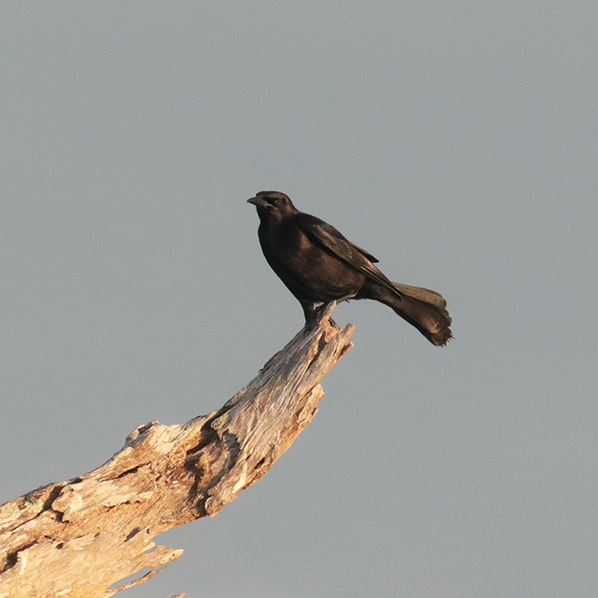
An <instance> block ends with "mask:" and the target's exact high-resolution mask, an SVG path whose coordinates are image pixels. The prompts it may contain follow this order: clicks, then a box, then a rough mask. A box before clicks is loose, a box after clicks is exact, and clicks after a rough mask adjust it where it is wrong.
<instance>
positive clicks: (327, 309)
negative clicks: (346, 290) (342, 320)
mask: <svg viewBox="0 0 598 598" xmlns="http://www.w3.org/2000/svg"><path fill="white" fill-rule="evenodd" d="M337 303H338V301H336V300H335V299H333V300H332V301H329V302H328V303H323V304H322V305H320V307H318V309H317V310H316V311H317V312H318V324H320V322H322V320H323V319H324V318H326V317H328V322H330V325H331V326H334V327H335V328H338V326H337V325H336V322H335V321H334V320H333V319H332V318H331V317H330V314H331V313H332V312H333V310H334V308H335V307H336V304H337Z"/></svg>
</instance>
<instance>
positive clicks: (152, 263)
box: [0, 0, 598, 598]
mask: <svg viewBox="0 0 598 598" xmlns="http://www.w3.org/2000/svg"><path fill="white" fill-rule="evenodd" d="M597 23H598V4H597V3H596V2H595V1H587V2H584V1H575V0H573V1H572V0H567V1H555V0H546V1H544V2H538V1H526V0H517V1H513V0H505V1H503V2H475V1H473V0H463V1H457V0H448V1H435V2H433V1H429V0H423V1H422V0H420V1H417V2H406V1H398V2H390V1H388V2H383V1H373V2H355V1H347V0H345V1H343V2H340V1H324V2H307V1H306V2H298V1H296V2H275V1H262V0H257V1H253V2H241V1H238V0H235V1H230V2H226V1H225V2H221V1H219V2H216V1H211V0H210V1H198V2H178V1H174V2H156V1H153V0H144V1H143V2H141V1H125V2H114V1H104V2H97V3H96V2H81V1H80V0H77V1H58V2H41V1H39V0H38V1H27V0H19V1H18V2H11V1H6V2H2V3H1V4H0V61H1V65H0V68H1V81H0V126H1V139H2V143H1V144H0V169H1V172H0V181H1V182H0V196H1V211H0V243H1V245H0V247H1V252H0V306H1V309H0V352H1V354H0V368H1V372H0V384H1V389H0V392H1V397H2V399H1V401H2V402H1V417H0V453H1V455H2V459H1V462H0V481H1V483H0V501H7V500H11V499H13V498H16V497H17V496H19V495H21V494H23V493H25V492H27V491H29V490H32V489H33V488H36V487H38V486H40V485H43V484H47V483H50V482H57V481H62V480H66V479H69V478H71V477H74V476H77V475H81V474H83V473H85V472H87V471H90V470H92V469H94V468H96V467H97V466H99V465H100V464H101V463H103V462H104V461H105V460H106V459H108V458H109V457H110V456H111V455H112V454H113V453H114V452H116V451H117V450H119V448H120V447H121V446H122V444H123V442H124V439H125V437H126V435H127V434H128V433H130V432H131V431H132V430H133V429H134V428H135V427H137V426H138V425H140V424H144V423H146V422H148V421H151V420H154V419H156V420H159V421H160V422H162V423H164V424H174V423H181V422H184V421H187V420H189V419H190V418H192V417H194V416H196V415H199V414H205V413H207V412H209V411H211V410H213V409H216V408H218V407H220V406H221V405H222V404H223V403H224V402H225V401H226V400H227V399H228V398H229V397H230V396H231V395H232V394H234V393H235V392H236V391H237V390H238V389H239V388H241V387H242V386H243V385H244V384H245V383H246V382H248V381H249V380H250V379H251V378H252V377H253V376H254V375H255V374H256V373H257V371H258V369H259V368H260V367H261V366H262V365H263V364H264V363H265V362H266V361H267V359H268V358H269V357H270V356H271V355H272V354H273V353H275V352H276V351H277V350H279V349H280V348H281V347H282V346H283V345H284V344H285V343H286V342H287V341H288V340H289V339H290V338H291V337H292V336H293V335H294V334H295V333H296V332H297V331H298V330H299V329H300V328H301V326H302V312H301V308H300V306H299V304H298V303H297V301H296V300H295V299H294V298H293V297H292V296H291V295H290V293H289V292H288V291H287V290H286V289H285V288H284V287H283V285H282V283H281V282H280V281H279V280H278V279H277V278H276V276H275V275H274V274H273V272H271V271H270V269H269V268H268V266H267V264H266V263H265V260H264V259H263V256H262V254H261V251H260V248H259V245H258V241H257V235H256V229H257V224H258V220H257V215H256V213H255V209H254V208H253V207H252V206H250V205H247V204H245V203H244V202H245V200H246V199H247V198H248V197H251V196H252V195H254V194H255V193H256V192H257V191H259V190H261V189H276V190H280V191H284V192H286V193H288V194H289V195H290V196H291V198H292V199H293V200H294V201H295V203H296V205H297V206H298V207H299V208H300V209H302V210H304V211H306V212H309V213H313V214H315V215H317V216H319V217H321V218H323V219H325V220H327V221H328V222H330V223H332V224H333V225H334V226H336V227H337V228H339V229H340V230H341V231H342V232H343V233H344V234H345V235H346V236H347V237H349V238H350V239H351V240H353V241H354V242H355V243H357V244H359V245H361V246H363V247H365V248H367V249H368V250H369V251H371V252H372V253H373V254H374V255H376V256H377V257H379V258H380V260H381V263H380V266H381V268H382V270H383V271H384V272H385V273H386V274H387V275H388V276H389V277H391V278H392V279H394V280H398V281H400V282H405V283H410V284H416V285H421V286H428V287H430V288H433V289H436V290H438V291H440V292H442V293H443V294H444V295H445V296H446V298H447V300H448V302H449V308H450V311H451V315H452V316H453V319H454V326H453V330H454V333H455V340H454V341H453V342H452V343H450V345H449V346H448V347H447V348H445V349H438V348H435V347H433V346H432V345H431V344H429V343H428V342H427V341H426V340H425V339H424V338H423V337H422V336H420V335H419V334H418V333H417V331H415V330H414V329H413V328H411V327H410V326H408V325H407V324H405V323H404V322H403V321H402V320H400V319H399V318H397V317H396V316H395V315H394V314H393V312H392V311H391V310H389V309H388V308H386V307H384V306H382V305H379V304H376V303H373V302H361V303H349V304H343V305H341V306H339V307H338V308H337V310H336V311H335V319H336V320H337V322H339V323H340V324H345V323H347V322H349V321H350V322H352V323H354V324H355V325H356V330H355V333H354V335H353V339H352V340H353V341H354V343H355V347H354V348H353V349H352V350H351V351H350V352H349V353H348V354H347V355H346V356H345V357H344V358H343V360H342V361H341V362H340V363H339V364H338V366H337V367H336V368H335V369H334V370H333V371H332V372H331V373H330V374H329V375H328V376H327V378H326V379H325V380H324V384H323V385H324V389H325V391H326V397H325V398H324V400H323V402H322V403H321V406H320V412H319V413H318V415H317V416H316V419H315V420H314V422H313V423H312V424H311V425H310V426H309V427H308V428H307V429H306V430H305V432H304V433H303V434H302V435H301V437H300V438H299V439H298V441H297V442H296V443H295V444H294V445H293V446H292V448H291V449H290V450H289V451H288V453H287V454H286V455H285V456H284V457H283V458H282V459H281V460H280V461H279V462H278V463H277V464H276V465H275V466H274V467H273V469H272V470H271V471H270V472H269V473H268V474H267V475H266V476H265V478H264V479H263V480H261V481H260V482H259V483H258V484H256V485H255V486H253V487H252V488H250V489H248V490H247V491H245V492H243V493H242V494H241V495H240V497H239V498H238V499H237V500H236V501H235V502H234V503H232V504H231V505H229V506H227V507H226V508H225V509H224V510H223V511H222V513H220V514H219V515H218V516H217V517H215V518H214V519H211V520H201V521H198V522H195V523H193V524H189V525H186V526H184V527H183V528H179V529H177V530H174V531H171V532H168V533H167V534H164V535H163V536H160V537H159V538H158V539H157V540H158V542H161V543H165V544H167V545H168V546H171V547H175V548H180V547H182V548H184V549H185V554H184V555H183V557H182V558H181V559H180V560H179V561H177V562H176V563H173V564H172V565H171V566H170V567H169V568H168V569H167V570H166V571H165V572H163V573H161V574H160V575H158V576H157V577H155V578H154V579H153V580H152V581H151V582H149V583H148V584H145V585H143V586H140V587H139V588H136V589H134V590H130V591H128V592H125V593H123V598H124V597H125V596H127V597H128V598H138V597H142V596H143V597H144V598H162V597H164V596H169V595H172V594H175V593H178V592H187V595H188V596H189V597H202V596H210V597H211V598H232V597H243V598H253V597H256V598H258V597H259V598H300V597H301V598H303V597H310V598H320V597H322V598H324V597H326V598H328V597H332V598H336V597H341V596H342V597H344V598H358V597H362V596H369V597H372V598H373V597H376V598H377V597H390V598H392V597H402V596H405V597H408V598H533V597H541V598H553V597H554V598H563V597H567V598H585V597H593V596H595V595H596V588H598V566H597V565H596V563H597V561H598V537H597V529H596V524H597V516H596V495H597V494H598V461H597V456H598V455H597V453H598V432H597V422H598V401H597V397H598V392H597V388H598V379H597V374H596V370H597V366H598V360H597V349H596V339H597V337H598V314H597V310H596V302H597V298H598V282H597V276H596V271H597V261H598V260H597V256H598V225H597V223H598V207H597V193H596V192H597V189H598V174H597V173H598V159H597V158H598V83H597V82H598V76H597V73H598V35H597V34H596V24H597Z"/></svg>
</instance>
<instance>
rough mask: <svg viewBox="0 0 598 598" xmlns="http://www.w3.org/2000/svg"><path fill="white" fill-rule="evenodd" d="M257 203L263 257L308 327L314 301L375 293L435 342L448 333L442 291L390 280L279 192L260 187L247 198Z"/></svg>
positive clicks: (314, 317)
mask: <svg viewBox="0 0 598 598" xmlns="http://www.w3.org/2000/svg"><path fill="white" fill-rule="evenodd" d="M247 201H248V202H249V203H251V204H253V205H254V206H256V208H257V213H258V216H259V218H260V226H259V229H258V235H259V239H260V245H261V246H262V250H263V252H264V256H265V257H266V260H267V261H268V263H269V264H270V266H271V267H272V269H273V270H274V272H276V274H278V276H279V278H280V279H281V280H282V282H284V284H285V285H286V286H287V287H288V289H289V290H290V291H291V293H293V295H295V297H296V298H297V299H298V300H299V302H300V303H301V306H302V307H303V311H304V313H305V321H306V324H307V326H308V327H311V326H314V325H315V324H316V323H317V320H318V313H319V312H318V309H316V308H315V305H314V304H316V303H324V304H326V303H329V302H331V301H334V300H336V301H345V300H347V299H375V300H376V301H380V302H381V303H384V304H385V305H388V306H389V307H391V308H392V309H393V310H394V311H395V312H396V313H397V314H398V315H399V316H401V317H402V318H404V319H405V320H407V322H409V323H410V324H412V325H413V326H415V327H416V328H417V329H418V330H419V331H420V332H421V333H422V334H423V335H424V336H425V337H426V338H427V339H428V340H429V341H430V342H431V343H433V344H434V345H438V346H442V345H446V343H447V341H448V340H450V339H451V338H452V334H451V330H450V328H449V326H450V325H451V317H450V316H449V314H448V311H447V310H446V301H445V300H444V298H443V297H442V295H440V294H438V293H436V292H434V291H431V290H429V289H422V288H419V287H412V286H409V285H406V284H399V283H398V282H391V281H390V280H389V279H388V278H386V276H384V274H382V272H381V271H380V270H379V269H378V268H377V267H376V266H374V263H376V262H377V261H378V260H377V259H376V258H375V257H374V256H373V255H372V254H371V253H369V252H367V251H366V250H365V249H362V248H361V247H358V246H357V245H355V244H354V243H351V242H350V241H348V240H347V239H346V238H345V237H344V236H343V235H342V234H341V233H340V232H339V231H337V230H336V228H334V227H333V226H330V224H327V223H326V222H324V221H323V220H320V219H319V218H316V217H315V216H311V215H310V214H305V213H303V212H300V211H299V210H298V209H297V208H296V207H295V206H294V205H293V202H292V201H291V200H290V199H289V197H288V196H287V195H285V194H284V193H280V192H279V191H260V192H259V193H258V194H257V195H256V196H255V197H252V198H251V199H248V200H247Z"/></svg>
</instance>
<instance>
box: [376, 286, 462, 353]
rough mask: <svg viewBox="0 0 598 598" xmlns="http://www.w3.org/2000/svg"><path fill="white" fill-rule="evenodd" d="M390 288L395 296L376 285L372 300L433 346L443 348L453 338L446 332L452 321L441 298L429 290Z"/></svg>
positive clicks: (405, 287)
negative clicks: (384, 306) (415, 330)
mask: <svg viewBox="0 0 598 598" xmlns="http://www.w3.org/2000/svg"><path fill="white" fill-rule="evenodd" d="M392 284H393V285H394V287H395V289H396V293H393V292H392V291H391V290H390V289H386V288H384V287H382V286H381V285H380V286H378V291H379V295H378V297H376V299H378V301H381V302H382V303H384V304H385V305H388V306H389V307H390V308H392V309H393V310H394V311H395V313H397V314H398V315H399V316H401V318H403V319H405V320H407V322H409V323H410V324H412V325H413V326H415V327H416V328H417V329H418V330H419V331H420V332H421V333H422V334H423V335H424V336H425V337H426V338H427V339H428V340H429V341H430V342H431V343H433V344H434V345H437V346H439V347H441V346H443V345H446V343H447V342H448V341H449V340H450V339H451V338H453V334H452V332H451V329H450V325H451V321H452V320H451V317H450V316H449V313H448V311H447V309H446V301H445V300H444V297H443V296H442V295H440V293H436V292H435V291H431V290H430V289H422V288H420V287H412V286H410V285H408V284H400V283H398V282H393V283H392Z"/></svg>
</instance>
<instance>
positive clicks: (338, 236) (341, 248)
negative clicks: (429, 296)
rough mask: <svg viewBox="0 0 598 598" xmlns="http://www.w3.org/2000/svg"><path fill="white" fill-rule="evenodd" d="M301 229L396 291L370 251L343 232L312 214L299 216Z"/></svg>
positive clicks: (363, 272)
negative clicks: (350, 239)
mask: <svg viewBox="0 0 598 598" xmlns="http://www.w3.org/2000/svg"><path fill="white" fill-rule="evenodd" d="M296 218H297V220H296V222H297V224H298V225H299V228H301V230H302V231H303V232H304V233H305V234H306V235H308V236H309V237H310V238H311V239H312V240H313V239H315V240H316V241H317V242H319V243H321V244H322V245H324V247H326V248H327V249H329V250H330V251H332V252H333V253H334V254H335V255H336V256H337V257H339V258H340V259H342V260H344V261H345V262H347V263H348V264H349V265H351V266H353V268H355V269H356V270H358V271H359V272H361V273H362V274H365V275H366V276H367V277H368V278H371V279H372V280H375V281H376V282H378V283H380V284H382V285H384V286H385V287H389V288H391V289H392V290H393V291H396V289H395V287H394V285H393V284H392V282H391V281H390V280H389V279H388V278H386V276H384V274H382V272H380V270H379V269H378V268H377V267H376V266H374V263H375V262H377V261H378V260H377V259H376V258H375V257H374V256H373V255H372V254H371V253H369V252H368V251H366V250H365V249H362V248H361V247H359V246H357V245H355V244H354V243H351V241H349V240H348V239H346V238H345V237H344V236H343V234H342V233H341V232H339V231H338V230H336V228H334V226H331V225H330V224H328V223H327V222H324V221H323V220H320V219H319V218H316V217H315V216H311V215H310V214H304V213H301V214H297V216H296Z"/></svg>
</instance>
